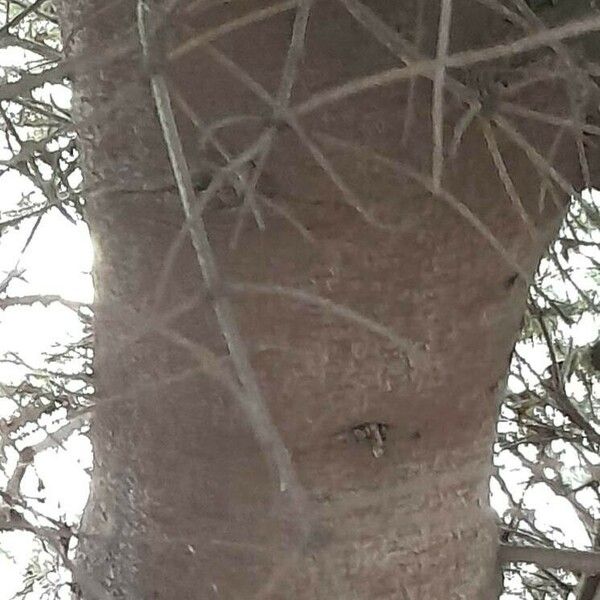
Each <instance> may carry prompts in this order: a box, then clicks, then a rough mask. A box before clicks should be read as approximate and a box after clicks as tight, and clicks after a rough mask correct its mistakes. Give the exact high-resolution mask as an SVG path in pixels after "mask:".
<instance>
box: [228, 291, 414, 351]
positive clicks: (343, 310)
mask: <svg viewBox="0 0 600 600" xmlns="http://www.w3.org/2000/svg"><path fill="white" fill-rule="evenodd" d="M225 288H226V290H231V291H233V292H238V293H249V294H266V295H275V296H284V297H287V298H291V299H292V300H296V301H297V302H300V303H302V304H309V305H311V306H317V307H319V308H322V309H324V311H325V312H328V313H331V314H334V315H336V316H338V317H342V318H343V319H346V320H348V321H350V322H352V323H356V324H357V325H360V326H361V327H364V328H365V329H366V330H368V331H370V332H372V333H375V334H376V335H378V336H381V337H383V338H386V339H387V340H389V341H390V342H391V343H392V344H393V345H394V346H396V347H397V348H398V349H399V350H401V351H402V352H404V353H405V354H406V355H407V356H409V357H410V355H411V354H412V353H413V351H414V350H415V348H416V347H417V346H419V344H418V343H416V342H413V341H411V340H408V339H406V338H403V337H400V336H399V335H397V334H396V333H395V332H394V331H393V330H392V329H390V328H389V327H387V326H386V325H383V324H382V323H379V322H377V321H375V320H373V319H371V318H370V317H367V316H366V315H363V314H361V313H359V312H357V311H355V310H354V309H352V308H350V307H349V306H345V305H343V304H338V303H337V302H334V301H333V300H330V299H329V298H324V297H323V296H319V295H317V294H312V293H310V292H307V291H305V290H300V289H296V288H291V287H285V286H282V285H272V284H260V283H242V282H238V283H227V284H226V285H225ZM421 345H422V344H421Z"/></svg>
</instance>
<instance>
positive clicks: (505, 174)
mask: <svg viewBox="0 0 600 600" xmlns="http://www.w3.org/2000/svg"><path fill="white" fill-rule="evenodd" d="M479 123H480V125H481V129H482V130H483V136H484V138H485V142H486V144H487V148H488V151H489V153H490V155H491V157H492V160H493V161H494V166H495V167H496V171H497V172H498V177H499V178H500V181H502V185H503V186H504V189H505V190H506V193H507V194H508V197H509V199H510V201H511V202H512V204H513V206H514V207H515V209H516V211H517V213H518V215H519V217H520V218H521V220H522V221H523V223H524V224H525V226H526V227H527V231H528V232H529V235H530V236H531V239H532V240H534V241H536V240H537V239H538V233H537V230H536V228H535V224H534V223H533V221H532V220H531V218H530V217H529V215H528V214H527V211H526V210H525V207H524V206H523V202H521V197H520V196H519V192H518V191H517V188H516V187H515V184H514V183H513V180H512V177H511V176H510V173H509V171H508V169H507V167H506V163H505V162H504V159H503V158H502V153H501V152H500V148H499V147H498V141H497V140H496V135H495V134H494V130H493V129H492V126H491V125H490V123H489V121H487V120H486V119H479Z"/></svg>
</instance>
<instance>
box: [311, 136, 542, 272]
mask: <svg viewBox="0 0 600 600" xmlns="http://www.w3.org/2000/svg"><path fill="white" fill-rule="evenodd" d="M319 138H320V139H322V140H323V141H324V142H325V143H326V144H328V145H330V146H333V147H337V148H340V149H342V150H345V151H347V152H352V153H354V154H357V155H359V156H364V157H367V158H370V159H371V160H373V161H375V162H378V163H379V164H382V165H385V166H386V167H388V168H389V169H390V170H392V171H395V172H398V173H401V174H402V175H404V176H408V177H409V178H410V179H413V180H414V181H416V182H417V183H419V184H420V185H422V186H423V187H424V188H425V189H426V190H428V191H429V192H430V193H431V194H432V195H434V196H435V197H437V198H439V199H440V200H442V201H443V202H445V203H446V204H447V205H448V206H449V207H450V208H452V210H454V211H455V212H456V213H458V214H459V215H460V216H461V217H462V218H463V219H465V221H467V222H468V223H469V224H470V225H471V226H472V227H473V228H474V229H475V230H476V231H477V232H478V233H480V234H481V236H482V237H483V238H485V240H486V241H487V242H488V243H489V244H490V246H491V247H492V248H494V250H496V252H497V253H498V254H499V255H500V256H501V257H502V259H503V260H504V262H505V263H506V264H507V265H508V266H510V267H511V269H514V270H515V271H516V272H517V273H518V274H519V275H520V276H521V277H522V278H523V280H524V281H526V282H529V281H530V280H531V275H530V274H528V273H527V271H526V270H525V269H524V268H523V267H522V266H521V265H520V264H519V263H518V262H517V261H516V260H515V259H514V258H513V257H512V256H511V255H510V253H509V252H508V251H507V250H506V248H504V246H503V245H502V244H501V243H500V241H499V240H498V238H496V236H495V235H494V234H493V233H492V232H491V231H490V230H489V229H488V227H487V226H486V225H484V224H483V223H482V221H481V219H479V217H477V215H475V214H474V213H473V212H471V210H470V209H469V208H468V207H467V206H465V205H464V204H463V203H462V202H461V201H460V200H458V199H457V198H455V197H454V196H453V195H452V194H451V193H450V192H448V191H447V190H445V189H444V188H441V189H440V190H439V192H438V193H437V194H436V193H435V191H434V189H435V188H434V183H433V180H432V179H431V178H430V177H427V176H426V175H423V174H422V173H419V172H418V171H415V170H414V169H412V168H411V167H409V166H408V165H405V164H403V163H400V162H398V161H396V160H393V159H391V158H388V157H387V156H384V155H382V154H379V153H378V152H376V151H374V150H372V149H371V148H368V147H365V146H361V145H360V144H356V143H354V142H349V141H345V140H340V139H339V138H335V137H333V136H330V135H324V134H321V135H319Z"/></svg>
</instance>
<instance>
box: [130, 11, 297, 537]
mask: <svg viewBox="0 0 600 600" xmlns="http://www.w3.org/2000/svg"><path fill="white" fill-rule="evenodd" d="M148 12H149V8H148V7H147V6H146V5H145V3H144V2H143V0H140V2H139V4H138V27H139V34H140V39H141V42H142V46H143V48H144V53H145V54H146V55H147V54H148V52H149V43H150V41H149V37H148V18H149V15H148ZM151 82H152V92H153V95H154V100H155V103H156V108H157V112H158V115H159V119H160V122H161V127H162V129H163V134H164V137H165V142H166V144H167V149H168V152H169V158H170V160H171V164H172V167H173V172H174V175H175V179H176V181H177V186H178V188H179V193H180V197H181V203H182V206H183V210H184V212H185V215H186V218H187V219H188V220H191V218H192V215H193V214H194V209H193V202H194V198H195V194H194V188H193V184H192V180H191V176H190V172H189V168H188V165H187V161H186V158H185V155H184V152H183V147H182V145H181V139H180V137H179V132H178V130H177V125H176V121H175V115H174V114H173V109H172V107H171V101H170V94H169V90H168V87H167V83H166V80H165V78H164V76H163V75H160V74H155V75H153V77H152V79H151ZM190 235H191V238H192V243H193V245H194V248H195V250H196V254H197V258H198V263H199V265H200V269H201V271H202V277H203V279H204V284H205V285H206V287H207V289H208V290H209V292H210V293H211V294H212V295H213V297H214V309H215V313H216V315H217V319H218V321H219V325H220V327H221V330H222V332H223V335H224V337H225V340H226V342H227V346H228V348H229V352H230V354H231V358H232V361H233V363H234V365H235V368H236V372H237V375H238V377H239V379H240V382H241V384H242V386H243V389H244V394H243V396H241V397H238V400H239V401H240V404H241V408H242V410H243V411H244V412H245V414H246V416H247V418H248V420H249V422H250V424H251V426H252V428H253V430H254V433H255V435H256V437H257V439H258V441H259V443H260V444H261V446H262V447H263V450H264V452H265V454H266V455H267V457H268V458H269V459H270V460H271V461H273V463H274V464H275V466H276V470H277V474H278V478H279V484H280V490H281V491H282V492H288V493H289V494H291V498H292V501H293V503H294V507H295V509H296V510H298V512H299V513H300V515H299V516H301V518H304V517H306V516H307V515H306V509H307V498H306V495H305V492H304V490H303V489H302V486H301V485H300V483H299V481H298V479H297V476H296V473H295V470H294V467H293V465H292V461H291V457H290V454H289V452H288V450H287V448H286V447H285V444H284V443H283V440H282V439H281V436H280V434H279V432H278V430H277V427H276V426H275V424H274V423H273V421H272V419H271V415H270V414H269V410H268V407H267V405H266V403H265V401H264V399H263V397H262V393H261V391H260V388H259V386H258V382H257V380H256V375H255V374H254V370H253V369H252V366H251V363H250V360H249V358H248V354H247V351H246V348H245V344H244V342H243V339H242V337H241V335H240V332H239V330H238V326H237V322H236V318H235V313H234V310H233V307H232V305H231V303H230V302H229V300H228V299H227V298H226V297H223V296H221V294H220V289H221V288H222V283H221V276H220V273H219V271H218V267H217V263H216V260H215V256H214V253H213V250H212V246H211V244H210V241H209V239H208V235H207V233H206V230H205V228H204V222H203V220H202V218H199V219H196V220H195V222H191V221H190ZM303 525H304V526H307V525H308V523H303Z"/></svg>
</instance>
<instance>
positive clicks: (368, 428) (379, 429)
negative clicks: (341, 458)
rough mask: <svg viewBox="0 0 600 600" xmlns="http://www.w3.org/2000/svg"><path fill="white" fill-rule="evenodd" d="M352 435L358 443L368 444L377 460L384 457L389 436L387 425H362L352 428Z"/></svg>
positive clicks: (373, 423)
mask: <svg viewBox="0 0 600 600" xmlns="http://www.w3.org/2000/svg"><path fill="white" fill-rule="evenodd" d="M352 433H353V435H354V439H355V440H356V441H357V442H367V443H368V444H369V445H370V446H371V454H372V455H373V456H374V457H375V458H381V457H382V456H383V454H384V452H385V441H386V439H387V434H388V425H387V423H377V422H368V423H360V424H359V425H355V426H354V427H353V428H352Z"/></svg>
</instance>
